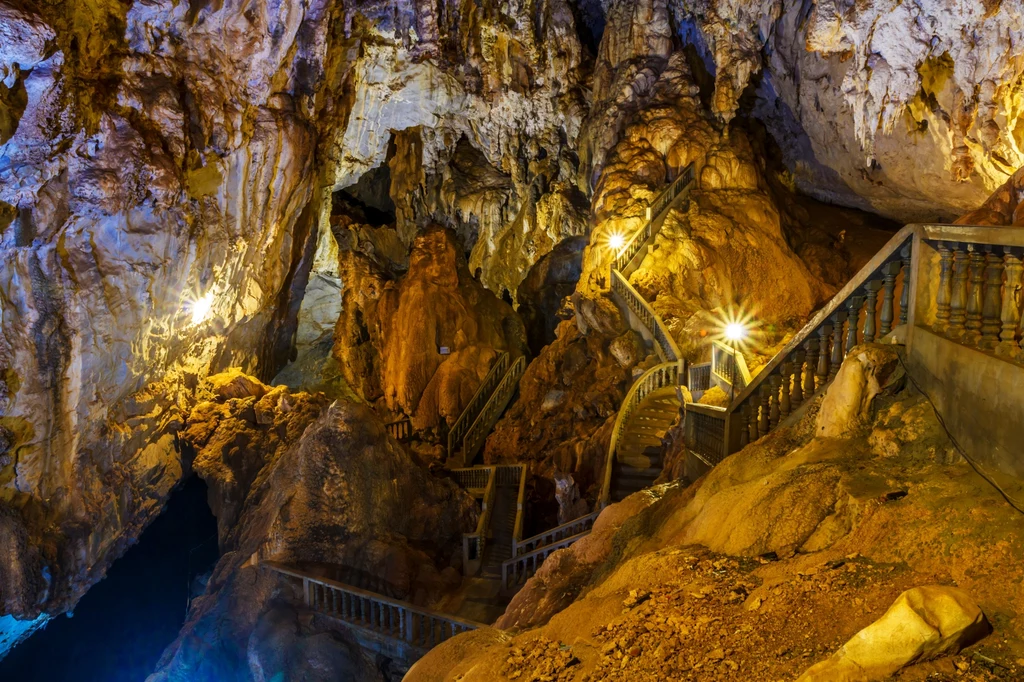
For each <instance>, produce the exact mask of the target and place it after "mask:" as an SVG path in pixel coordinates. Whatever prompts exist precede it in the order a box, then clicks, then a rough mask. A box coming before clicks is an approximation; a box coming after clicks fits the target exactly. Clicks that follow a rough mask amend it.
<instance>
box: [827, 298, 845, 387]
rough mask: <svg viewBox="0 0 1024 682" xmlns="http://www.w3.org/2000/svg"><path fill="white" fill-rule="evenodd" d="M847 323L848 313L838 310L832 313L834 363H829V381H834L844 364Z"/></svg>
mask: <svg viewBox="0 0 1024 682" xmlns="http://www.w3.org/2000/svg"><path fill="white" fill-rule="evenodd" d="M845 322H846V313H845V312H844V311H841V310H837V311H836V312H834V313H832V329H833V332H832V361H831V362H829V368H828V380H829V381H832V380H833V379H835V378H836V374H838V373H839V366H840V365H841V364H843V324H844V323H845Z"/></svg>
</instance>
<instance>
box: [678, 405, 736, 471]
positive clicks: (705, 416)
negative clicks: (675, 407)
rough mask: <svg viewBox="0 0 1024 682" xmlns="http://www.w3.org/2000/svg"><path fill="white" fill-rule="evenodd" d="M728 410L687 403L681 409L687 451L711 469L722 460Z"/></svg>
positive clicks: (714, 406)
mask: <svg viewBox="0 0 1024 682" xmlns="http://www.w3.org/2000/svg"><path fill="white" fill-rule="evenodd" d="M727 416H728V408H726V407H718V406H716V405H701V404H699V403H687V404H686V405H685V406H684V407H683V424H684V426H683V430H684V434H685V443H686V445H687V449H688V450H689V451H690V452H691V453H693V454H694V455H695V456H696V457H697V459H699V460H701V461H702V462H704V464H706V465H707V466H709V467H713V466H715V465H716V464H718V463H719V462H721V461H722V459H723V458H724V452H725V446H726V444H725V432H726V428H725V427H726V418H727Z"/></svg>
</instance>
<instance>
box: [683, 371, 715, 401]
mask: <svg viewBox="0 0 1024 682" xmlns="http://www.w3.org/2000/svg"><path fill="white" fill-rule="evenodd" d="M688 375H689V379H688V381H687V384H686V387H687V388H688V389H690V394H691V395H692V396H693V399H694V400H699V398H700V396H701V395H703V393H704V392H705V391H707V390H708V389H709V388H711V363H710V362H705V363H703V364H700V365H690V367H689V371H688Z"/></svg>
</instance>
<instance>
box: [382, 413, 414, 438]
mask: <svg viewBox="0 0 1024 682" xmlns="http://www.w3.org/2000/svg"><path fill="white" fill-rule="evenodd" d="M386 427H387V430H388V434H389V435H390V436H391V437H392V438H394V439H395V440H397V441H398V442H400V443H404V442H406V441H408V440H410V439H411V438H412V433H413V432H412V422H411V421H409V418H408V417H406V418H404V419H399V420H398V421H393V422H391V423H390V424H387V425H386Z"/></svg>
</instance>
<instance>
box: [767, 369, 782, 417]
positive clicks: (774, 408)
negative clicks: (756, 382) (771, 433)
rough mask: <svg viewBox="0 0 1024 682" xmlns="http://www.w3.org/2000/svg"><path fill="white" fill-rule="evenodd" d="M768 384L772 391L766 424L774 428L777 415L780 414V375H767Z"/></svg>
mask: <svg viewBox="0 0 1024 682" xmlns="http://www.w3.org/2000/svg"><path fill="white" fill-rule="evenodd" d="M768 384H769V385H770V386H771V391H772V405H771V409H770V410H769V412H768V425H769V427H770V428H772V429H774V428H775V427H776V426H778V425H779V416H780V415H781V414H782V410H781V409H780V408H779V390H780V389H781V388H782V377H781V376H779V375H778V374H777V373H775V374H772V375H771V376H770V377H768Z"/></svg>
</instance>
